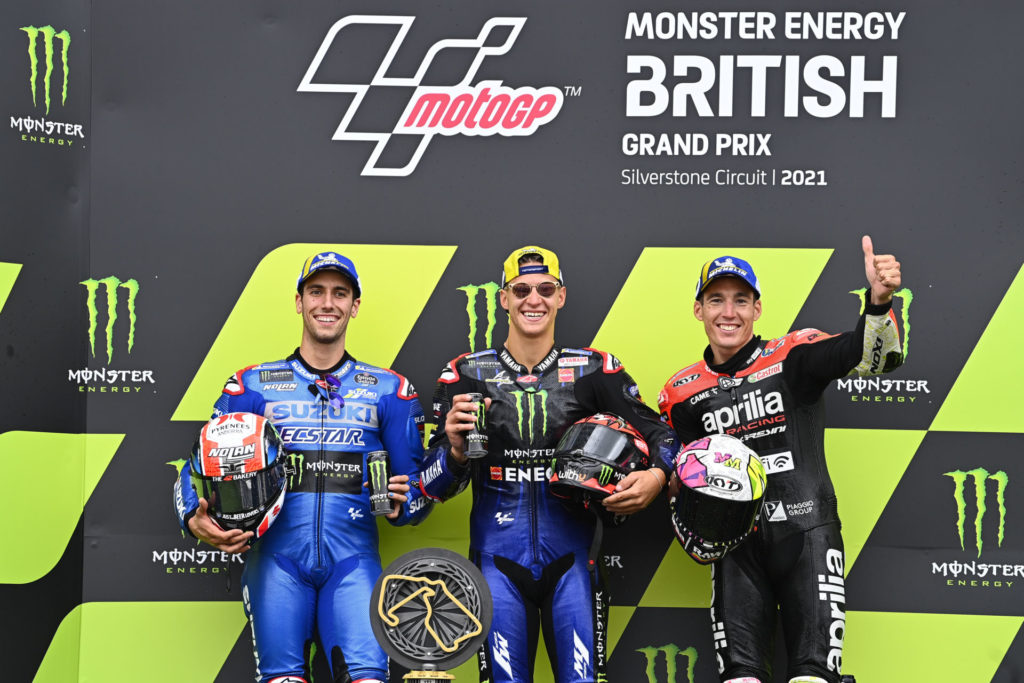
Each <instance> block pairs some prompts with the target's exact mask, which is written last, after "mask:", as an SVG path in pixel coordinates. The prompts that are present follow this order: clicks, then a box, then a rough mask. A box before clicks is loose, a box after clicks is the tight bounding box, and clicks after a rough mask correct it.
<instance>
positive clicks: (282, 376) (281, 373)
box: [260, 370, 294, 382]
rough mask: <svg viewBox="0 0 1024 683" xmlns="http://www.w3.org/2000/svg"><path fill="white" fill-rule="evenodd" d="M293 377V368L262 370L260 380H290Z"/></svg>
mask: <svg viewBox="0 0 1024 683" xmlns="http://www.w3.org/2000/svg"><path fill="white" fill-rule="evenodd" d="M293 379H294V375H292V371H291V370H260V382H290V381H292V380H293Z"/></svg>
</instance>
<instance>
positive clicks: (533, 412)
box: [509, 389, 548, 443]
mask: <svg viewBox="0 0 1024 683" xmlns="http://www.w3.org/2000/svg"><path fill="white" fill-rule="evenodd" d="M509 394H511V395H512V397H513V399H514V400H515V402H516V412H517V413H518V415H519V438H520V439H526V438H527V437H529V439H530V443H533V439H534V434H536V433H537V432H536V431H534V423H535V422H536V418H537V412H538V404H539V405H540V408H539V410H540V414H541V427H540V433H541V434H544V433H545V432H547V430H548V392H547V390H545V389H541V390H539V391H538V390H533V391H511V392H509ZM538 398H539V399H540V400H539V401H538V400H537V399H538Z"/></svg>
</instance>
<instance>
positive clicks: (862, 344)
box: [783, 302, 902, 404]
mask: <svg viewBox="0 0 1024 683" xmlns="http://www.w3.org/2000/svg"><path fill="white" fill-rule="evenodd" d="M891 310H892V303H891V302H890V303H886V304H871V303H865V307H864V314H863V315H861V316H860V319H859V320H858V321H857V327H856V328H855V329H854V330H853V331H852V332H843V333H842V334H837V335H824V334H823V335H822V337H824V338H823V339H821V340H820V341H815V340H813V339H812V340H811V341H810V343H806V344H801V345H799V346H797V347H796V348H794V349H793V350H792V351H790V352H789V356H788V357H787V358H786V364H785V366H784V367H783V373H784V376H785V378H786V383H787V384H788V385H789V387H790V389H791V390H792V392H793V395H794V396H795V397H796V398H797V400H799V401H800V402H801V403H804V404H810V403H814V402H815V401H817V400H818V398H819V397H820V396H821V394H822V393H823V392H824V391H825V389H826V388H827V387H828V385H829V383H830V382H831V381H832V380H835V379H839V378H840V377H845V376H846V375H848V374H850V373H851V372H852V371H854V370H855V369H857V368H859V367H860V366H861V365H864V364H868V365H870V363H871V357H872V351H873V349H874V347H875V346H879V347H882V346H883V345H882V344H874V343H873V341H872V340H874V339H875V338H877V339H878V340H880V341H883V340H884V348H886V349H889V350H891V346H892V344H893V340H894V339H895V344H896V345H897V346H898V345H899V334H898V331H897V330H896V328H895V319H894V317H893V316H891V315H890V311H891ZM866 319H870V322H871V327H872V329H883V330H885V331H883V332H881V333H879V334H872V335H870V336H871V339H868V338H867V337H866V333H865V320H866ZM886 321H890V324H889V325H886ZM876 353H877V352H876ZM901 362H902V355H901V356H900V361H899V362H894V363H890V364H888V365H887V366H886V367H885V368H884V369H880V370H879V372H881V371H884V372H888V371H890V370H893V369H895V368H896V367H899V365H900V363H901ZM876 365H877V364H876ZM876 374H877V373H876Z"/></svg>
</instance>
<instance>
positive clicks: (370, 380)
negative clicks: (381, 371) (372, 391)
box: [352, 372, 380, 385]
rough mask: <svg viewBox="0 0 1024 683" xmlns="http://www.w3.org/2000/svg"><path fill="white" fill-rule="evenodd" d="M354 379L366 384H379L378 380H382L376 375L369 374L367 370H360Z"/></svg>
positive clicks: (357, 382) (358, 382)
mask: <svg viewBox="0 0 1024 683" xmlns="http://www.w3.org/2000/svg"><path fill="white" fill-rule="evenodd" d="M352 379H353V380H354V381H355V383H356V384H366V385H372V384H377V382H379V381H380V380H378V379H377V378H376V377H374V376H373V375H370V374H367V373H365V372H360V373H359V374H358V375H356V376H355V377H353V378H352Z"/></svg>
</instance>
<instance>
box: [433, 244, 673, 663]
mask: <svg viewBox="0 0 1024 683" xmlns="http://www.w3.org/2000/svg"><path fill="white" fill-rule="evenodd" d="M502 286H503V288H502V290H501V302H502V306H503V307H505V308H506V309H507V310H508V311H509V336H508V340H507V341H506V342H505V346H504V347H503V348H500V349H488V350H486V351H481V352H478V353H471V354H466V355H462V356H459V357H458V358H456V359H455V360H453V361H451V362H450V363H448V364H447V365H446V366H445V367H444V370H443V372H442V373H441V376H440V380H439V382H438V385H437V392H436V394H435V396H434V421H435V425H436V428H437V429H436V431H435V432H434V433H433V436H432V438H431V440H430V443H429V444H428V447H427V455H426V461H425V462H426V464H425V466H424V469H423V471H422V474H421V486H422V487H423V491H424V492H425V493H426V494H427V495H428V496H430V497H431V498H433V499H435V500H446V499H448V498H450V497H452V496H454V495H455V494H457V493H459V492H460V491H462V490H463V489H465V488H466V486H467V485H468V484H469V482H470V481H472V483H473V508H472V512H471V514H470V556H471V559H472V560H473V561H474V563H475V564H476V565H477V566H478V567H480V569H481V571H482V572H483V574H484V576H485V578H486V579H487V583H488V586H489V587H490V591H491V595H492V598H493V601H494V620H493V623H492V625H491V631H490V633H489V634H488V637H487V640H486V642H485V644H484V646H483V647H482V648H481V652H480V680H481V681H491V682H492V683H499V682H500V683H509V682H511V683H528V682H529V681H532V680H533V664H534V658H535V653H536V647H537V639H538V633H539V630H540V628H541V627H542V628H543V633H544V638H545V642H546V643H547V647H548V653H549V656H550V657H551V664H552V668H553V670H554V675H555V680H556V681H557V682H558V683H594V682H596V681H606V680H607V677H606V674H605V660H606V658H607V647H608V646H607V640H606V637H605V634H606V632H607V617H606V615H607V611H606V610H607V604H608V598H607V595H606V593H605V592H604V591H603V589H602V587H601V585H600V584H601V582H600V581H599V579H598V576H597V575H598V573H599V572H597V571H591V569H595V568H594V567H593V566H592V565H590V563H589V562H588V553H589V551H590V548H591V542H592V540H593V539H594V529H595V520H594V517H593V515H591V514H590V513H589V512H586V511H583V510H578V511H577V510H573V509H570V507H568V506H567V505H565V504H564V502H563V501H561V500H559V499H558V498H555V497H554V496H553V495H552V494H551V493H550V491H549V489H548V478H549V476H550V469H549V468H550V464H551V457H552V454H553V453H554V451H555V446H556V445H557V443H558V440H559V438H560V437H561V435H562V433H563V432H564V431H565V430H566V429H567V428H568V427H569V426H570V425H572V424H573V423H574V422H576V421H577V420H579V419H581V418H584V417H587V416H589V415H592V414H594V413H598V412H608V413H614V414H616V415H618V416H620V417H622V418H623V419H625V420H626V421H627V422H629V423H630V424H631V425H633V426H634V427H635V428H636V429H637V430H638V431H639V432H640V433H641V434H642V435H643V437H644V439H645V441H646V443H647V444H648V448H649V451H650V455H651V456H652V458H654V459H655V460H656V461H658V462H671V461H672V459H673V458H674V457H675V454H676V452H677V451H678V446H677V443H676V441H675V436H674V435H673V434H672V431H671V429H669V428H668V426H667V425H665V424H664V423H663V422H662V421H661V420H660V419H659V417H658V414H657V413H656V412H655V411H653V410H651V409H650V408H648V407H647V406H646V405H645V404H644V403H643V402H642V401H641V400H640V397H639V392H638V390H637V386H636V383H635V382H634V381H633V380H632V379H631V378H630V376H629V375H628V374H627V373H626V371H625V369H624V368H623V367H622V365H621V364H620V363H619V361H618V360H617V359H616V358H615V357H614V356H612V355H611V354H608V353H605V352H603V351H597V350H595V349H572V348H560V347H557V346H555V345H554V319H555V314H556V312H557V310H558V309H559V308H561V306H562V305H563V304H564V301H565V288H564V287H563V286H562V276H561V271H560V270H559V268H558V261H557V257H556V256H555V254H554V253H552V252H550V251H548V250H547V249H542V248H540V247H524V248H522V249H519V250H516V251H514V252H513V253H512V255H511V256H510V257H509V260H508V261H506V263H505V268H504V273H503V282H502ZM471 392H475V393H480V394H482V395H483V396H484V401H483V403H484V408H482V409H483V410H484V412H483V424H482V431H483V432H484V433H486V435H487V436H488V445H487V451H488V453H487V455H486V456H485V457H484V458H481V459H475V460H467V458H466V456H465V454H464V452H465V445H466V439H465V434H466V430H467V429H469V428H472V427H473V424H474V418H475V404H474V403H472V402H470V401H469V400H467V394H468V393H471ZM667 478H668V468H667V467H665V468H664V469H657V468H651V469H650V470H640V471H634V472H632V473H630V474H629V475H627V476H626V478H625V479H623V480H622V481H621V482H620V483H619V485H618V487H617V488H618V489H621V490H620V491H619V492H617V493H615V494H613V495H611V496H609V497H608V498H606V499H605V502H606V505H605V506H604V507H605V510H606V511H608V512H611V513H616V514H627V513H632V512H636V511H637V510H639V509H641V507H642V506H640V505H638V504H637V491H639V490H640V488H641V487H638V486H635V483H636V482H637V481H638V480H644V479H648V480H650V481H651V482H652V484H651V486H652V487H654V488H656V489H657V490H660V489H661V488H662V486H663V485H664V483H665V482H666V481H667ZM648 502H649V501H648Z"/></svg>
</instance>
